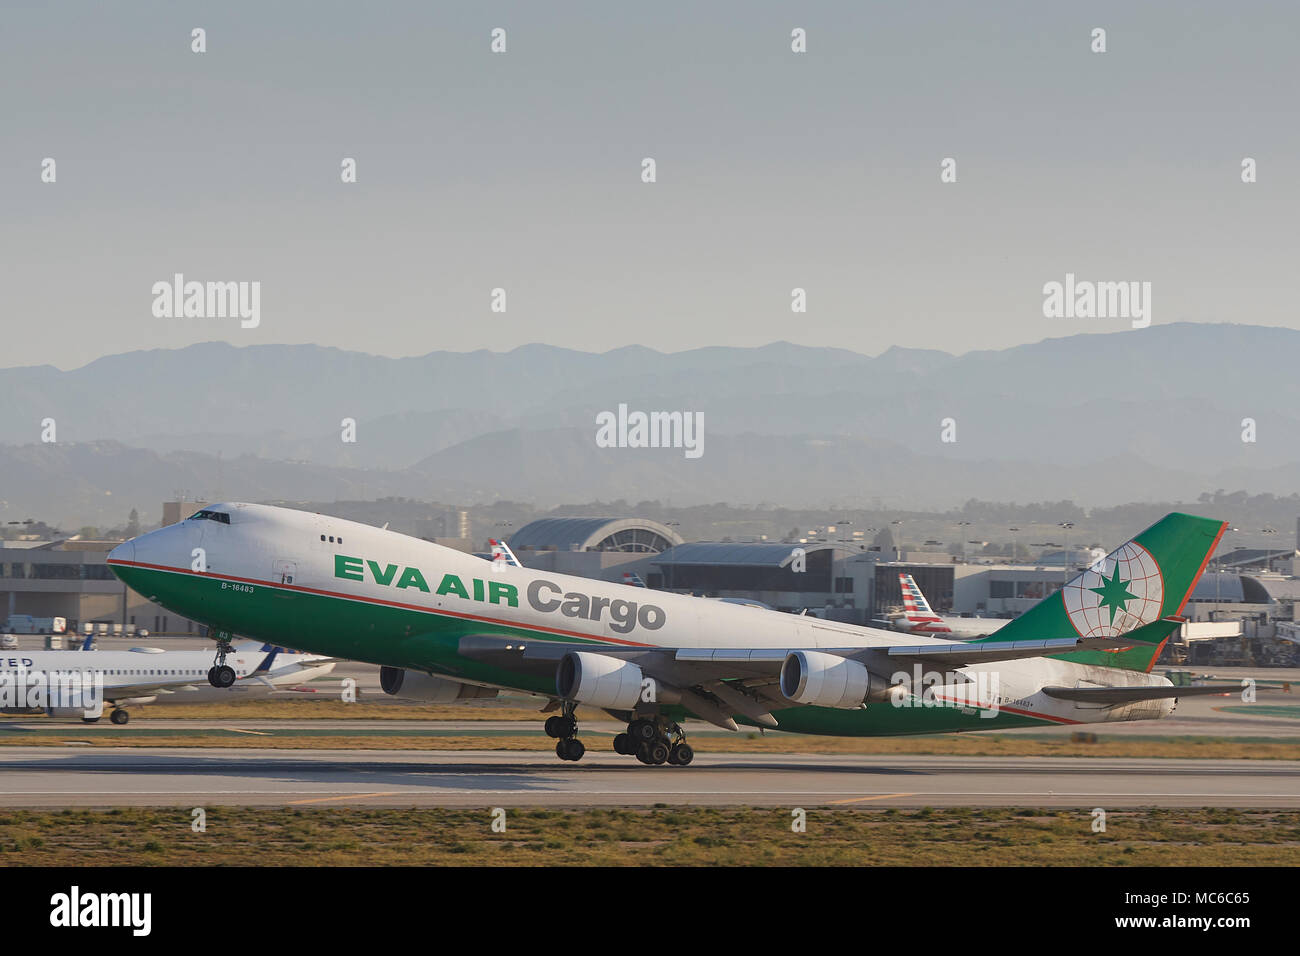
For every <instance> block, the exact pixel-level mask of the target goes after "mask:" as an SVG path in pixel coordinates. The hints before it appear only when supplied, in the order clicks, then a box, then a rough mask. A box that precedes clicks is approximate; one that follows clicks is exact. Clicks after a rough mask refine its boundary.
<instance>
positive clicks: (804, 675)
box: [781, 651, 905, 710]
mask: <svg viewBox="0 0 1300 956" xmlns="http://www.w3.org/2000/svg"><path fill="white" fill-rule="evenodd" d="M781 693H782V694H784V695H785V697H786V699H787V700H792V701H794V702H795V703H797V704H812V705H814V706H817V707H837V708H840V709H841V710H857V709H858V708H859V707H861V706H862V705H863V704H865V703H867V702H868V701H872V700H893V699H895V698H897V697H900V696H902V695H903V694H904V693H905V692H904V691H903V689H902V688H901V687H896V686H892V685H891V684H890V683H889V681H887V680H885V679H884V678H883V677H881V676H880V675H878V674H873V673H872V672H871V671H869V670H867V669H866V667H864V666H863V665H862V664H860V663H858V662H857V661H852V660H849V659H848V658H846V657H836V656H835V655H834V654H823V653H821V652H820V651H791V652H790V653H789V655H787V656H786V659H785V663H783V664H782V665H781Z"/></svg>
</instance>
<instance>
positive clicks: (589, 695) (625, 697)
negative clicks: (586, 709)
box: [555, 651, 645, 710]
mask: <svg viewBox="0 0 1300 956" xmlns="http://www.w3.org/2000/svg"><path fill="white" fill-rule="evenodd" d="M643 680H645V674H644V673H643V672H642V670H641V668H639V667H637V666H636V665H635V664H633V663H631V662H630V661H623V660H619V659H618V658H617V657H607V656H605V655H604V654H589V653H587V652H586V651H570V652H569V653H567V654H565V655H564V657H563V658H561V660H560V666H559V667H557V668H556V669H555V690H556V692H557V693H558V694H559V695H560V696H561V697H562V698H564V699H565V700H576V701H578V702H580V703H583V704H589V705H590V706H592V707H605V708H608V709H610V710H630V709H631V708H633V707H635V706H636V703H637V701H638V700H640V699H641V682H642V681H643Z"/></svg>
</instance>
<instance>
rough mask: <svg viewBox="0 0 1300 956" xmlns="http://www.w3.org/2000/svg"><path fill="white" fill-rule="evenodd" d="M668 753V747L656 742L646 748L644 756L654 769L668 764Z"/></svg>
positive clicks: (661, 742) (658, 741)
mask: <svg viewBox="0 0 1300 956" xmlns="http://www.w3.org/2000/svg"><path fill="white" fill-rule="evenodd" d="M669 753H671V751H670V750H669V749H668V745H667V744H666V743H664V742H663V741H662V740H656V741H655V742H654V743H652V744H650V745H649V746H648V747H646V756H647V757H649V758H650V763H651V764H653V765H654V766H656V767H657V766H659V765H660V764H664V763H667V762H668V754H669Z"/></svg>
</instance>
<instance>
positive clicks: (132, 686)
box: [0, 641, 337, 724]
mask: <svg viewBox="0 0 1300 956" xmlns="http://www.w3.org/2000/svg"><path fill="white" fill-rule="evenodd" d="M226 663H227V665H228V666H229V667H231V669H232V670H233V671H234V672H235V677H236V682H235V684H234V685H233V686H230V687H227V688H221V689H217V688H215V687H213V686H212V684H211V683H210V681H209V672H210V671H211V670H212V652H211V651H209V650H202V651H166V650H163V649H162V648H160V647H133V648H131V649H130V650H126V651H0V680H5V679H8V680H15V679H16V678H18V677H19V675H20V674H24V673H25V674H28V675H30V674H35V673H45V674H48V673H67V672H71V671H77V672H85V673H89V674H92V675H96V676H98V677H102V679H103V700H104V702H105V703H109V704H112V705H113V710H112V713H111V714H110V715H109V719H110V720H111V721H112V722H113V723H115V724H125V723H126V722H127V721H128V720H130V719H131V717H130V714H129V713H128V712H127V709H126V708H127V707H128V706H130V705H140V706H143V705H145V704H153V703H184V704H200V703H211V702H213V701H229V700H231V699H238V698H241V697H251V696H260V695H262V694H268V693H270V692H272V691H275V690H283V689H285V688H287V687H292V686H295V685H298V684H303V683H306V682H307V681H310V680H314V679H315V678H317V677H323V676H324V675H326V674H328V673H330V671H332V670H334V665H335V663H337V662H336V661H334V660H332V659H330V658H327V657H323V656H321V655H316V654H303V653H299V652H297V651H286V650H285V649H284V648H282V647H272V646H270V645H267V644H262V643H261V642H258V641H240V642H239V643H237V644H234V645H232V647H231V650H230V653H229V654H228V655H227V657H226ZM0 711H2V712H3V713H27V712H29V708H18V707H4V708H0ZM47 712H48V713H49V714H50V715H51V716H53V717H81V718H82V720H84V721H86V722H87V723H94V722H95V721H97V720H99V718H98V717H87V716H84V714H83V710H82V709H81V708H79V707H52V708H47Z"/></svg>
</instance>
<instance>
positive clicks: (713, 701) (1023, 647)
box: [460, 634, 1134, 730]
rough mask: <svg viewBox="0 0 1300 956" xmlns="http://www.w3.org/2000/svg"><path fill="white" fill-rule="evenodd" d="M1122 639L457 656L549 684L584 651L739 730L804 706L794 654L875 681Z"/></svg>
mask: <svg viewBox="0 0 1300 956" xmlns="http://www.w3.org/2000/svg"><path fill="white" fill-rule="evenodd" d="M1133 643H1134V642H1133V641H1132V639H1131V638H1128V637H1127V636H1125V638H1124V639H1115V638H1078V639H1074V640H1069V639H1056V640H1044V641H1015V642H1003V643H1000V644H984V643H982V642H980V641H952V642H946V641H945V642H940V643H936V644H921V645H915V646H892V647H891V646H889V645H883V646H880V647H841V648H827V647H817V648H809V647H801V648H783V647H766V648H743V647H741V648H737V647H716V648H710V647H679V648H663V647H637V646H610V645H592V644H579V643H569V642H561V641H544V640H541V641H527V640H525V641H522V642H521V641H520V640H519V639H518V638H506V637H501V636H499V635H495V634H472V635H466V636H465V637H462V638H461V640H460V653H461V654H462V655H463V656H465V657H468V658H472V659H475V660H481V661H483V662H485V663H490V664H493V665H494V666H497V667H501V668H503V669H506V670H511V671H516V672H521V673H529V674H534V675H536V676H539V677H541V676H545V677H550V676H552V675H554V674H555V671H556V668H557V666H558V665H559V663H560V661H561V660H563V659H564V658H565V657H566V656H567V655H568V654H570V653H573V652H580V653H586V654H597V655H601V656H604V657H611V658H616V659H618V660H624V661H629V662H631V663H634V664H636V665H637V666H638V667H640V668H641V670H642V672H643V673H644V674H645V675H646V676H647V677H652V678H654V679H655V680H656V681H658V682H660V684H661V685H667V686H668V687H671V688H673V689H674V693H675V694H677V695H678V696H679V698H680V701H681V703H682V705H683V706H684V707H686V708H687V709H689V710H690V711H691V712H692V713H694V714H695V715H696V716H698V717H700V718H702V719H704V720H707V721H709V722H710V723H713V724H716V725H717V726H719V727H724V728H726V729H728V730H737V729H739V728H738V727H737V725H736V722H735V720H734V717H735V716H736V715H740V716H744V717H747V718H749V719H751V720H755V721H757V722H758V723H761V724H764V725H765V726H769V727H776V726H777V721H776V718H774V717H773V716H772V714H771V711H772V710H774V709H775V710H784V709H789V708H791V707H798V706H801V705H799V704H797V703H795V702H793V701H791V700H789V699H788V698H787V697H786V696H785V695H784V694H782V693H781V690H780V679H781V667H782V665H783V664H784V663H785V660H786V658H787V657H788V656H789V655H790V653H791V652H792V651H794V650H803V651H816V652H817V653H820V654H828V655H832V656H835V657H844V658H848V659H851V660H855V661H858V662H859V663H861V664H863V665H864V666H866V667H867V668H868V669H869V670H871V671H873V672H875V673H877V674H886V675H888V674H894V673H896V672H897V671H899V670H904V669H906V668H907V667H909V666H910V665H911V664H912V663H913V662H919V663H922V664H926V665H930V666H939V667H943V668H946V669H952V668H957V667H961V666H963V665H966V664H977V663H984V662H987V661H1000V660H1014V659H1017V658H1025V657H1042V656H1044V655H1049V654H1060V653H1063V652H1066V651H1075V650H1097V649H1103V650H1105V649H1118V648H1121V647H1129V646H1132V644H1133Z"/></svg>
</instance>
